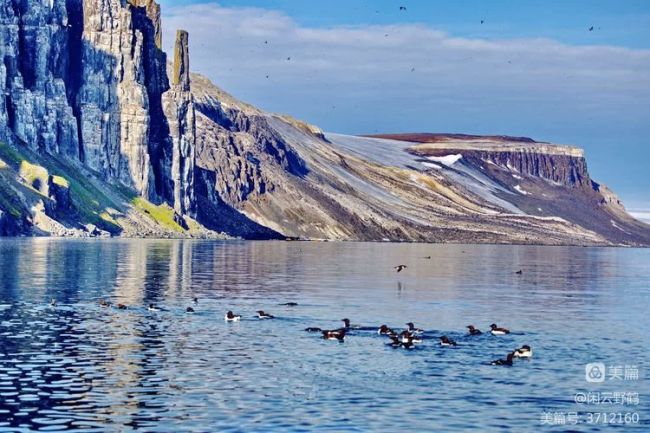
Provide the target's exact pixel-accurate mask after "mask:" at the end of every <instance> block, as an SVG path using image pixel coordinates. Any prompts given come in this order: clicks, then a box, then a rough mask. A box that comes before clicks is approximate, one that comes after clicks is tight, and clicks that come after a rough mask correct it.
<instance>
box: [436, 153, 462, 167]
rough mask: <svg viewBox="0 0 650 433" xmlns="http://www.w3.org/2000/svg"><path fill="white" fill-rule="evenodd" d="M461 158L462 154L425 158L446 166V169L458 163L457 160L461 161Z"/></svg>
mask: <svg viewBox="0 0 650 433" xmlns="http://www.w3.org/2000/svg"><path fill="white" fill-rule="evenodd" d="M462 157H463V155H462V154H460V153H457V154H454V155H445V156H429V157H427V159H428V160H430V161H434V162H439V163H440V164H442V165H446V166H447V167H451V166H452V165H454V164H455V163H456V162H458V160H459V159H461V158H462Z"/></svg>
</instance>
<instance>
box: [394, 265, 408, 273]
mask: <svg viewBox="0 0 650 433" xmlns="http://www.w3.org/2000/svg"><path fill="white" fill-rule="evenodd" d="M407 267H408V266H406V265H397V266H395V267H394V268H393V269H395V270H396V271H397V272H398V273H399V272H402V270H404V269H406V268H407Z"/></svg>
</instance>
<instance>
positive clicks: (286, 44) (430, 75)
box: [163, 3, 650, 138]
mask: <svg viewBox="0 0 650 433" xmlns="http://www.w3.org/2000/svg"><path fill="white" fill-rule="evenodd" d="M163 13H164V23H163V27H164V29H165V47H166V48H167V51H168V52H171V50H170V47H171V44H172V39H173V34H174V30H175V29H176V28H184V29H186V30H188V31H189V32H190V63H191V67H192V69H193V70H194V71H198V72H201V73H203V74H205V75H207V76H208V77H210V78H212V79H213V80H214V81H215V82H216V83H217V84H218V85H219V86H221V87H223V88H224V89H225V90H227V91H230V92H231V93H233V94H234V95H235V96H238V97H240V98H242V99H244V100H247V101H248V102H251V103H254V104H258V105H261V106H262V107H263V108H267V109H270V110H274V111H283V112H289V113H291V114H294V115H296V116H298V117H303V118H305V120H309V121H312V122H315V123H320V124H321V125H322V126H324V127H326V128H328V129H336V130H339V131H341V132H361V131H364V128H366V129H365V130H368V128H373V129H376V128H378V127H382V126H383V128H382V129H385V130H386V131H391V130H392V131H395V130H399V129H413V128H415V129H419V130H426V129H436V130H440V129H446V128H445V124H448V125H449V126H450V128H451V129H454V130H457V128H462V127H465V126H467V127H466V129H465V130H466V131H467V132H472V131H476V130H477V129H478V130H480V129H485V128H486V127H489V126H493V127H494V128H495V130H494V131H492V132H504V133H508V132H511V133H515V132H518V131H517V129H518V127H519V126H522V127H526V128H528V127H529V125H535V124H536V123H535V122H537V123H540V122H544V123H546V122H558V128H562V127H563V126H566V125H563V122H566V119H565V118H566V117H567V116H569V117H571V118H572V119H571V121H570V122H571V123H574V122H577V123H578V124H579V123H580V120H581V119H583V120H585V119H592V120H593V119H601V118H602V119H604V118H607V117H608V116H610V115H611V116H614V117H615V118H624V119H625V120H626V121H631V122H638V121H640V120H641V119H643V118H647V117H648V115H650V106H649V103H648V101H650V74H648V72H647V71H648V70H650V50H634V49H626V48H621V47H611V46H571V45H566V44H562V43H560V42H557V41H554V40H550V39H541V38H540V39H509V40H484V39H469V38H459V37H454V36H452V35H449V34H447V33H445V32H442V31H440V30H437V29H434V28H431V27H427V26H424V25H416V24H404V25H390V26H358V27H333V28H307V27H301V26H300V25H298V24H297V23H296V22H295V21H293V20H292V19H291V18H290V17H288V16H286V15H284V14H282V13H279V12H277V11H271V10H265V9H259V8H224V7H220V6H219V5H217V4H216V3H212V4H198V5H190V6H183V7H171V8H166V9H164V10H163ZM386 35H388V36H386ZM265 41H266V42H265ZM288 58H290V60H287V59H288ZM267 75H268V76H269V78H268V79H267V78H266V76H267ZM504 117H508V119H509V121H505V120H504ZM353 118H354V119H355V123H354V125H353V124H352V122H351V119H353ZM470 119H471V121H470ZM596 123H597V126H598V127H601V128H602V127H603V125H602V124H601V122H600V121H599V122H596ZM472 125H474V128H472ZM508 125H511V127H508ZM504 129H508V130H504ZM532 129H533V130H532V131H529V132H530V133H531V134H533V133H536V132H542V133H543V132H545V131H546V130H548V129H549V128H548V127H547V128H546V129H543V128H542V129H541V130H540V129H539V128H532ZM551 135H557V134H551ZM560 135H561V134H560ZM539 138H549V137H539Z"/></svg>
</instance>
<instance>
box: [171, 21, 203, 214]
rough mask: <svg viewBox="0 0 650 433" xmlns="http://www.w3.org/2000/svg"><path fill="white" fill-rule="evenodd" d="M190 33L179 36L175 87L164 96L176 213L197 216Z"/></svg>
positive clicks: (174, 68) (172, 75) (175, 53)
mask: <svg viewBox="0 0 650 433" xmlns="http://www.w3.org/2000/svg"><path fill="white" fill-rule="evenodd" d="M189 66H190V65H189V50H188V34H187V32H186V31H185V30H179V31H178V32H177V33H176V45H175V48H174V64H173V67H172V71H171V88H170V89H169V91H167V92H166V93H165V94H164V95H163V107H164V111H165V116H166V117H167V119H168V121H169V135H170V140H171V141H172V167H171V177H172V182H173V185H174V188H173V202H174V203H173V204H174V210H175V211H176V213H178V214H179V215H183V214H188V215H190V216H194V213H195V202H194V192H193V186H194V162H195V151H194V142H195V135H196V133H195V121H194V100H193V98H192V94H191V93H190V70H189Z"/></svg>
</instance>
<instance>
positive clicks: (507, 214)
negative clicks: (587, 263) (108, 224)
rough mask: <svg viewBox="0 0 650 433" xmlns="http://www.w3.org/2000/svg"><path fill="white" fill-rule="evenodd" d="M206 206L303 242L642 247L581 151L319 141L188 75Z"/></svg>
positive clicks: (444, 139) (497, 142)
mask: <svg viewBox="0 0 650 433" xmlns="http://www.w3.org/2000/svg"><path fill="white" fill-rule="evenodd" d="M192 93H193V95H194V98H195V107H196V111H197V125H196V127H197V143H196V158H197V161H196V165H197V167H198V170H199V172H200V173H201V174H200V175H197V176H198V177H200V178H201V179H203V182H202V184H203V185H204V188H205V190H203V191H201V192H200V195H203V196H207V197H209V198H210V199H209V200H207V201H208V202H211V203H215V202H223V203H224V204H225V205H227V206H228V207H229V208H231V209H233V210H235V211H236V212H237V213H239V214H240V215H242V216H244V217H245V218H246V219H247V220H250V221H253V222H255V223H257V224H259V225H260V226H263V227H267V228H270V229H272V230H273V231H274V232H276V233H278V234H281V235H282V236H287V237H294V238H304V239H329V240H371V241H381V240H390V241H418V242H480V243H535V244H551V245H556V244H575V245H638V246H641V245H649V244H650V226H648V225H646V224H644V223H642V222H639V221H637V220H635V219H634V218H632V217H631V216H630V215H629V214H627V213H626V212H625V209H624V208H623V205H622V204H621V203H620V201H619V200H618V198H617V197H616V196H615V195H614V194H613V193H612V192H611V191H609V190H608V189H607V188H606V187H605V186H603V185H600V184H598V183H596V182H594V181H593V180H592V179H591V178H590V177H589V173H588V171H587V166H586V162H585V159H584V155H583V151H582V150H581V149H578V148H575V147H569V146H561V145H554V144H549V143H538V142H535V141H533V140H531V139H527V138H510V137H505V136H490V137H476V136H468V135H458V134H456V135H444V134H402V135H399V136H381V137H356V136H346V135H340V134H325V133H323V132H322V131H320V130H319V129H318V128H316V127H314V126H311V125H308V124H305V123H303V122H300V121H297V120H295V119H292V118H289V117H286V116H279V115H274V114H269V113H265V112H263V111H261V110H259V109H256V108H255V107H252V106H250V105H247V104H244V103H241V102H239V101H237V100H236V99H234V98H233V97H231V96H230V95H228V94H226V93H225V92H223V91H221V90H220V89H219V88H217V87H216V86H214V85H213V84H212V83H210V82H209V81H208V80H207V79H206V78H204V77H202V76H199V75H193V76H192Z"/></svg>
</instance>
